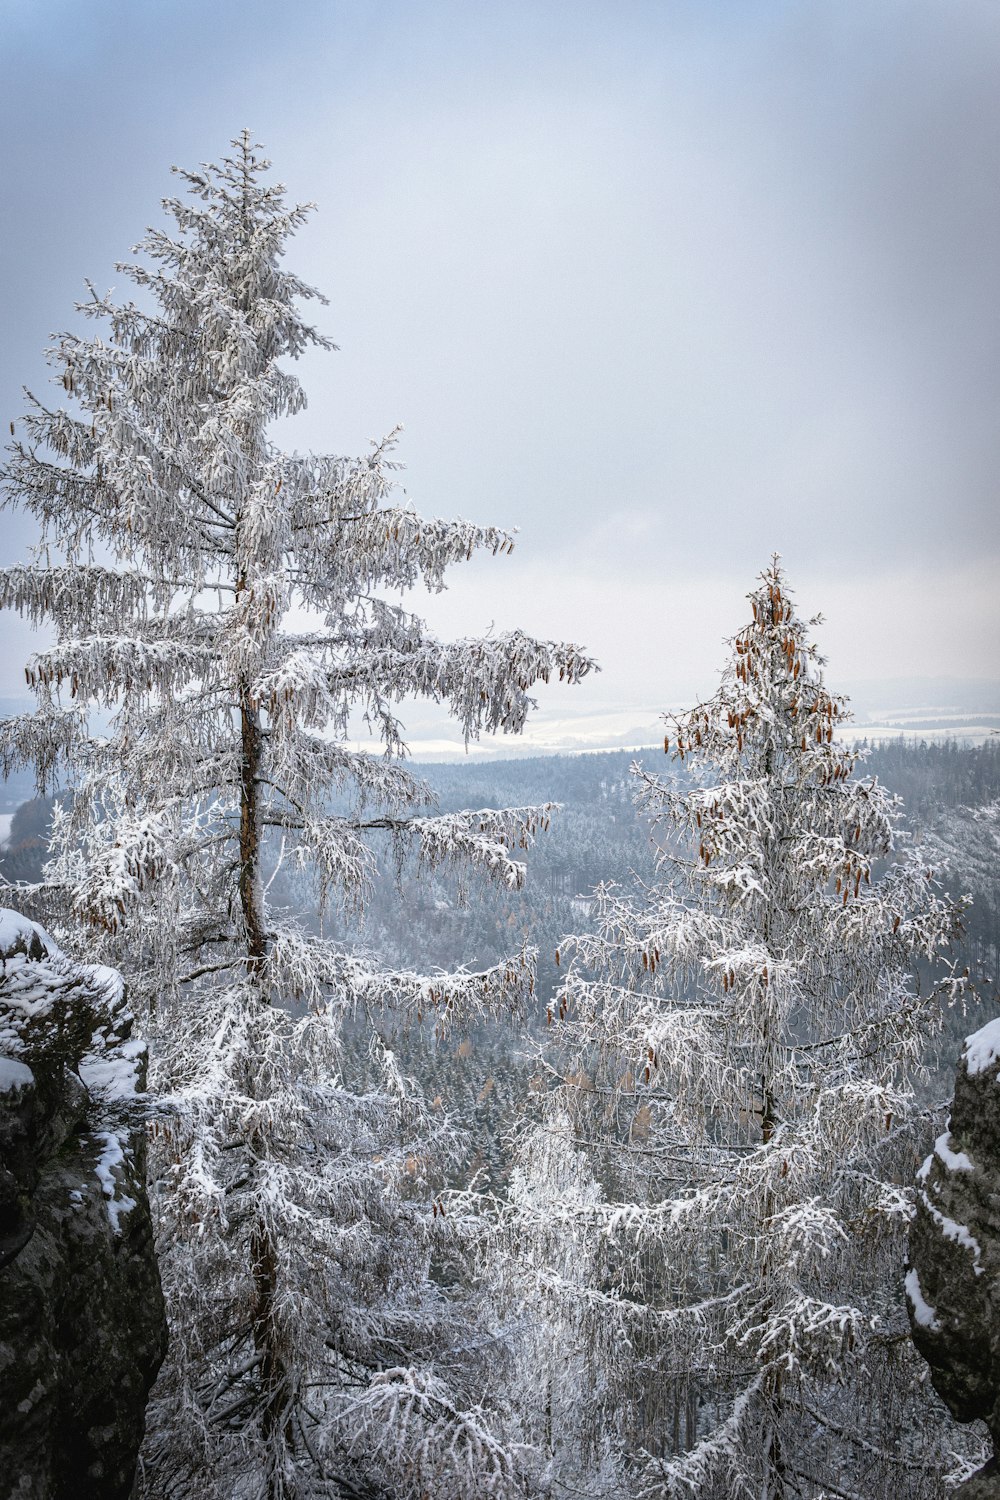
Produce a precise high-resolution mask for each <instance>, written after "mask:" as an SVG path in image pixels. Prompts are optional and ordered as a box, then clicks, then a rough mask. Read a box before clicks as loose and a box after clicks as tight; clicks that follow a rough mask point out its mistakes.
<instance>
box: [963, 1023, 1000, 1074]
mask: <svg viewBox="0 0 1000 1500" xmlns="http://www.w3.org/2000/svg"><path fill="white" fill-rule="evenodd" d="M963 1057H964V1058H965V1068H966V1072H967V1073H968V1075H969V1077H970V1078H974V1077H975V1076H976V1074H977V1073H985V1072H986V1069H987V1068H991V1067H992V1066H993V1064H994V1063H995V1062H996V1060H997V1058H1000V1016H997V1017H996V1018H995V1019H994V1020H992V1021H987V1023H986V1025H985V1026H981V1027H980V1028H979V1030H978V1031H974V1032H973V1033H972V1035H971V1036H967V1037H966V1039H965V1052H964V1053H963ZM997 1081H998V1082H1000V1079H998V1080H997Z"/></svg>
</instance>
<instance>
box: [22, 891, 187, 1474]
mask: <svg viewBox="0 0 1000 1500" xmlns="http://www.w3.org/2000/svg"><path fill="white" fill-rule="evenodd" d="M131 1027H132V1016H131V1014H130V1012H129V1010H128V1007H127V1004H126V1001H125V996H124V992H123V986H122V981H121V978H120V976H119V975H118V974H117V973H115V972H114V970H111V969H107V968H101V967H98V966H93V965H85V964H78V963H75V962H73V961H71V960H70V959H68V958H66V957H65V956H64V955H63V954H62V953H61V952H60V950H59V948H58V947H57V946H56V945H55V943H54V942H53V941H52V939H51V938H50V937H49V936H48V934H47V933H46V932H45V931H44V929H42V928H41V927H39V926H37V925H36V924H35V923H32V922H29V921H27V920H26V919H25V918H23V917H21V916H19V915H18V914H17V913H16V912H12V911H7V910H2V909H0V1495H9V1496H10V1497H12V1500H71V1497H72V1500H126V1497H127V1496H128V1494H129V1492H130V1490H131V1487H132V1479H133V1474H134V1470H135V1462H136V1455H137V1452H138V1448H139V1444H140V1442H141V1439H142V1431H143V1415H144V1410H145V1404H146V1396H147V1394H148V1391H149V1387H150V1385H151V1384H152V1381H153V1378H154V1376H155V1374H156V1371H157V1369H158V1367H159V1364H160V1361H161V1360H162V1358H163V1352H164V1347H165V1340H166V1332H165V1322H164V1314H163V1299H162V1295H161V1292H160V1282H159V1275H158V1272H157V1266H156V1259H155V1256H154V1253H153V1243H152V1230H151V1225H150V1218H149V1206H148V1202H147V1199H146V1191H145V1182H144V1170H145V1149H144V1132H143V1126H142V1121H141V1118H140V1114H139V1100H138V1098H137V1096H138V1095H139V1094H140V1093H141V1091H142V1088H143V1086H144V1082H145V1068H146V1053H145V1047H144V1045H143V1044H142V1043H141V1042H139V1041H136V1040H134V1039H132V1037H131V1035H130V1033H131Z"/></svg>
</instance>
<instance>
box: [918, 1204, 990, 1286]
mask: <svg viewBox="0 0 1000 1500" xmlns="http://www.w3.org/2000/svg"><path fill="white" fill-rule="evenodd" d="M920 1197H921V1198H922V1199H923V1204H924V1207H925V1208H926V1210H927V1212H928V1213H929V1214H930V1216H931V1218H932V1219H933V1220H934V1222H935V1224H936V1225H937V1226H938V1228H939V1229H940V1231H941V1233H942V1234H943V1235H944V1237H945V1239H946V1240H954V1241H955V1243H956V1244H957V1245H961V1246H962V1247H963V1249H965V1250H969V1251H971V1252H972V1269H973V1270H974V1271H975V1273H976V1275H977V1276H981V1275H982V1274H983V1265H982V1255H983V1247H982V1246H981V1245H980V1243H979V1241H978V1240H977V1239H976V1237H975V1235H974V1234H970V1233H969V1230H968V1229H967V1228H966V1226H965V1225H964V1224H957V1223H956V1222H955V1220H954V1219H949V1217H948V1215H947V1214H943V1213H942V1212H941V1210H940V1209H939V1208H935V1207H934V1205H933V1203H932V1202H931V1200H930V1199H929V1198H928V1196H927V1194H926V1193H921V1194H920Z"/></svg>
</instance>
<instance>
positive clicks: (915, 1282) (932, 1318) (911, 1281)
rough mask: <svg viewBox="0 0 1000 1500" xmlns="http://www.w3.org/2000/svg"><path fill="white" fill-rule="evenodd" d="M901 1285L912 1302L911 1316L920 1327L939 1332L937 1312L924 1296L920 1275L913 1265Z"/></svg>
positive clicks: (939, 1325)
mask: <svg viewBox="0 0 1000 1500" xmlns="http://www.w3.org/2000/svg"><path fill="white" fill-rule="evenodd" d="M903 1285H904V1286H905V1288H906V1295H907V1296H908V1297H909V1299H910V1302H911V1303H912V1304H913V1316H914V1318H915V1319H916V1320H917V1322H918V1323H919V1324H920V1326H921V1328H928V1329H930V1331H931V1333H940V1332H941V1324H940V1323H939V1321H938V1315H937V1312H936V1311H935V1309H934V1308H933V1307H931V1305H930V1303H929V1302H928V1301H927V1300H926V1298H925V1297H924V1294H923V1292H922V1291H921V1289H920V1277H919V1276H918V1275H917V1273H916V1270H915V1268H914V1267H913V1266H911V1267H910V1269H909V1270H908V1271H907V1273H906V1279H905V1280H904V1282H903Z"/></svg>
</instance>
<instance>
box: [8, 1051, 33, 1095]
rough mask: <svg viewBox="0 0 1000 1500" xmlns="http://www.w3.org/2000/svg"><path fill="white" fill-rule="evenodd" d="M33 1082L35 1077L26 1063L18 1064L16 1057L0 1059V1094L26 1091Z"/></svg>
mask: <svg viewBox="0 0 1000 1500" xmlns="http://www.w3.org/2000/svg"><path fill="white" fill-rule="evenodd" d="M34 1081H35V1075H34V1073H32V1071H31V1069H30V1068H29V1067H28V1065H27V1063H23V1062H18V1060H17V1058H16V1057H0V1094H10V1093H15V1092H17V1091H19V1090H20V1089H28V1088H30V1087H31V1086H32V1084H33V1083H34Z"/></svg>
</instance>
